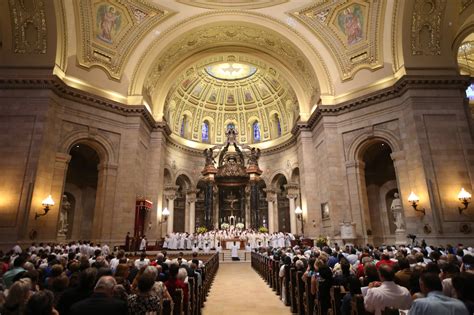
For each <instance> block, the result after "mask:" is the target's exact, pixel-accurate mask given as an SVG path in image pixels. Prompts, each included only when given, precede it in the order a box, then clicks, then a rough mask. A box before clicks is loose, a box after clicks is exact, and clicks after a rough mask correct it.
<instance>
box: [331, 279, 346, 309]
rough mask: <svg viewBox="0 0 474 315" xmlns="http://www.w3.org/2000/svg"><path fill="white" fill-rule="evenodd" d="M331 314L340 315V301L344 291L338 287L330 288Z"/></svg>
mask: <svg viewBox="0 0 474 315" xmlns="http://www.w3.org/2000/svg"><path fill="white" fill-rule="evenodd" d="M330 294H331V313H332V314H333V315H341V300H342V298H343V297H344V294H345V290H344V288H343V287H341V286H339V285H334V286H332V287H331V291H330Z"/></svg>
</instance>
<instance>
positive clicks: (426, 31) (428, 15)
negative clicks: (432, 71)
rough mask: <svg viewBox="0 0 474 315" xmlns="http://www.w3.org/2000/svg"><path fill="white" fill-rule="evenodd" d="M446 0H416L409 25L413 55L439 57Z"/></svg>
mask: <svg viewBox="0 0 474 315" xmlns="http://www.w3.org/2000/svg"><path fill="white" fill-rule="evenodd" d="M445 7H446V0H416V1H415V2H414V6H413V17H412V23H411V51H412V54H413V55H432V56H434V55H441V24H442V19H443V13H444V9H445Z"/></svg>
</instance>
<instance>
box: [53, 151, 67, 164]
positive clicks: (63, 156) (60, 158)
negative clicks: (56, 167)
mask: <svg viewBox="0 0 474 315" xmlns="http://www.w3.org/2000/svg"><path fill="white" fill-rule="evenodd" d="M70 161H71V155H70V154H67V153H62V152H56V162H57V163H64V164H68V163H69V162H70Z"/></svg>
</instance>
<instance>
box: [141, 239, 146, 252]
mask: <svg viewBox="0 0 474 315" xmlns="http://www.w3.org/2000/svg"><path fill="white" fill-rule="evenodd" d="M144 250H146V237H145V235H143V237H142V240H141V242H140V251H144Z"/></svg>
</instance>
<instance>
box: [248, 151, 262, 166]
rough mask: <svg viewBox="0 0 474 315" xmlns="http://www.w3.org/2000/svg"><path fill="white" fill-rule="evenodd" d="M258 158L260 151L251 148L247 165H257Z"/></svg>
mask: <svg viewBox="0 0 474 315" xmlns="http://www.w3.org/2000/svg"><path fill="white" fill-rule="evenodd" d="M259 158H260V149H258V148H257V149H256V148H252V149H251V150H250V156H249V161H248V164H249V165H258V159H259Z"/></svg>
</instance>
